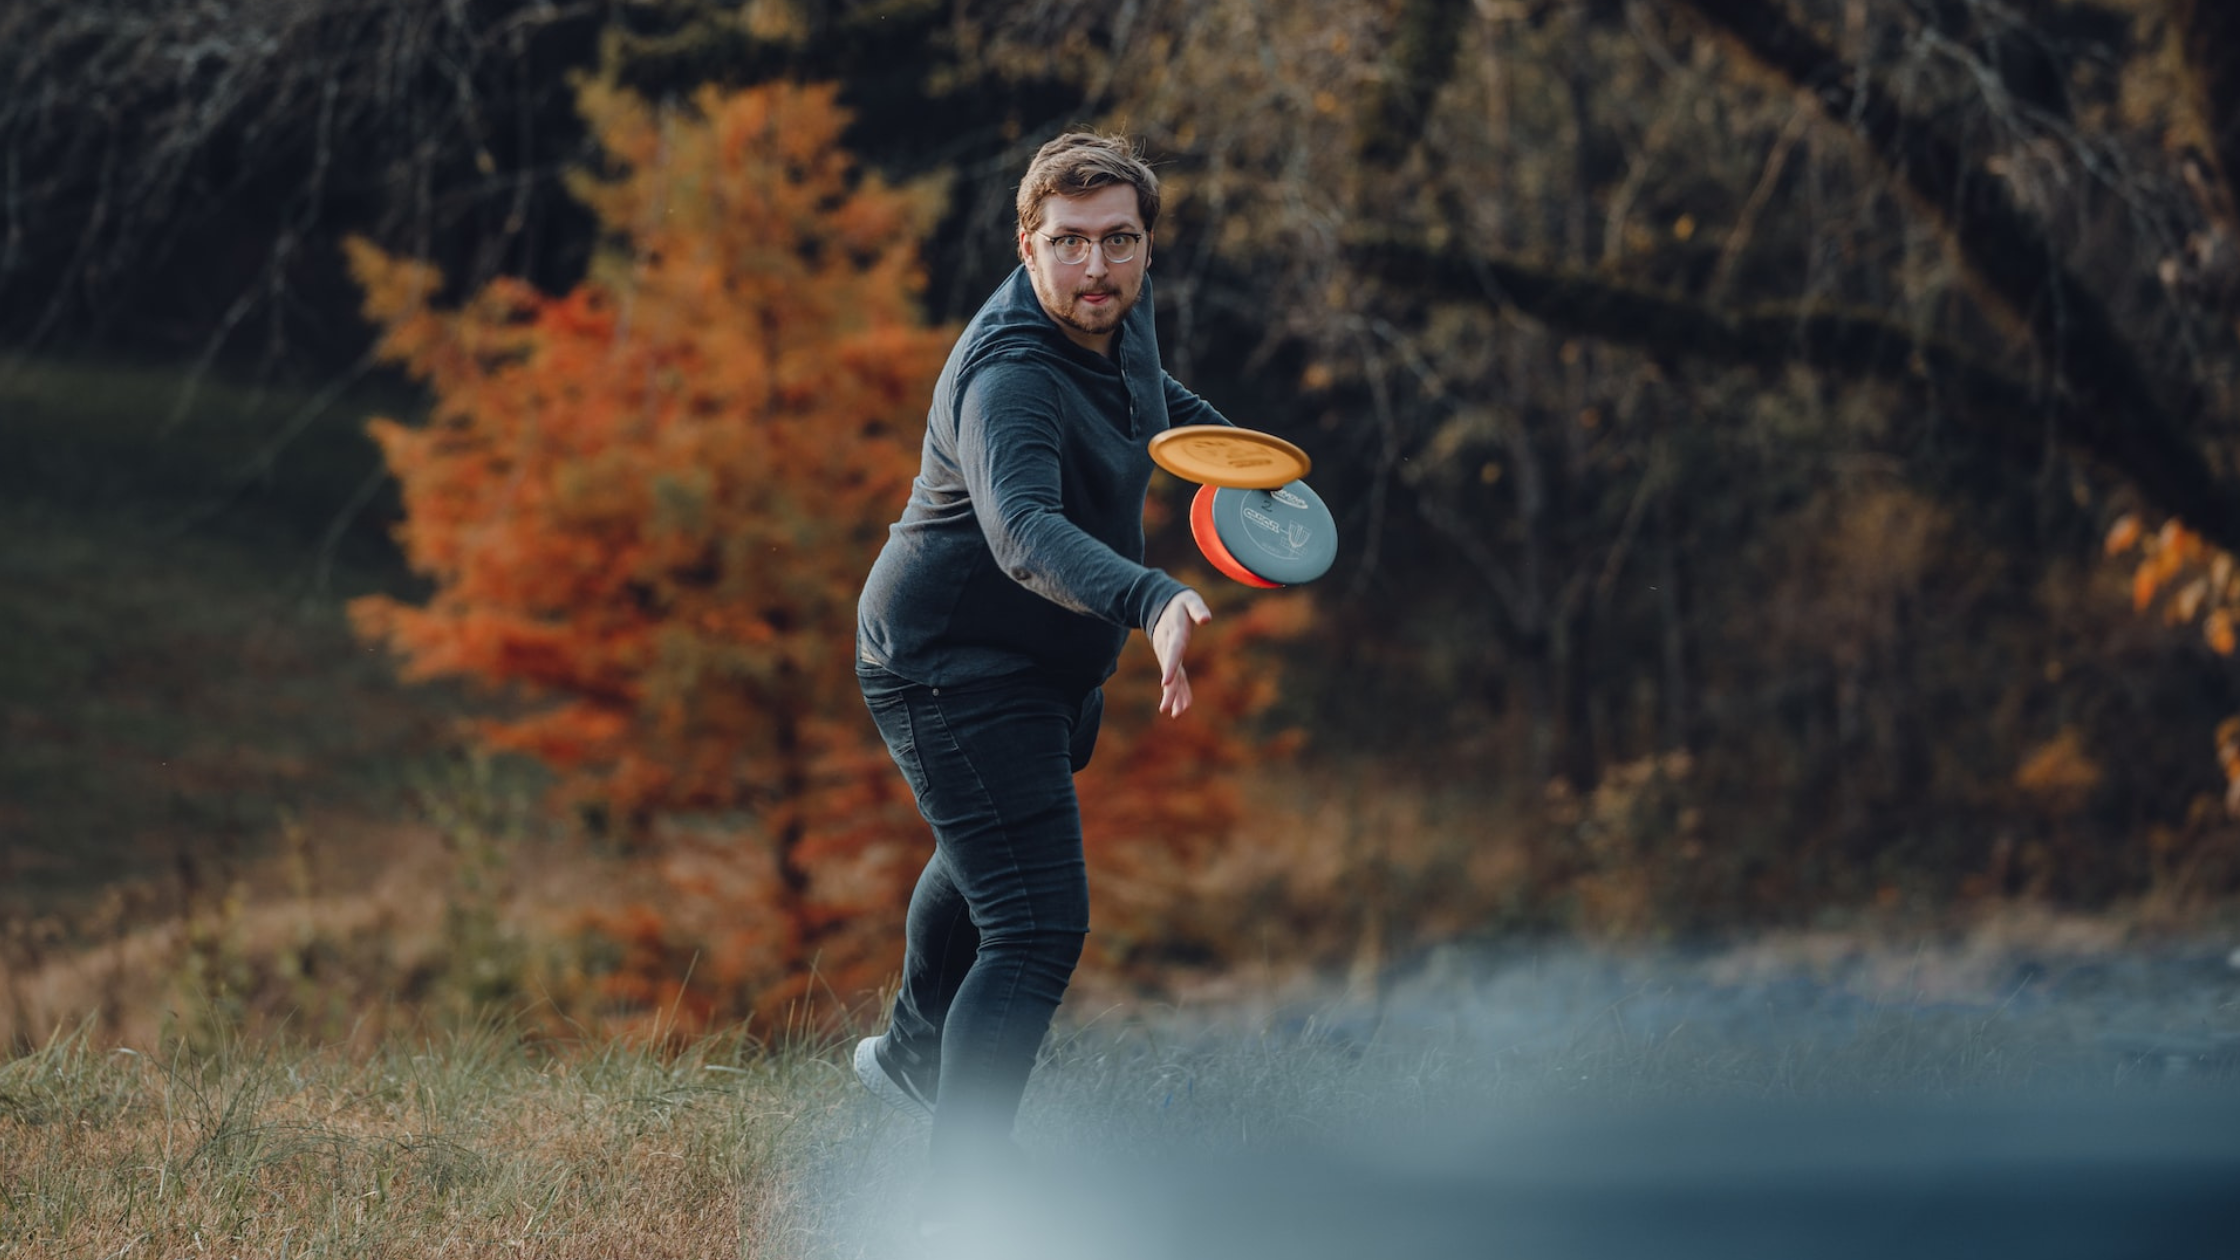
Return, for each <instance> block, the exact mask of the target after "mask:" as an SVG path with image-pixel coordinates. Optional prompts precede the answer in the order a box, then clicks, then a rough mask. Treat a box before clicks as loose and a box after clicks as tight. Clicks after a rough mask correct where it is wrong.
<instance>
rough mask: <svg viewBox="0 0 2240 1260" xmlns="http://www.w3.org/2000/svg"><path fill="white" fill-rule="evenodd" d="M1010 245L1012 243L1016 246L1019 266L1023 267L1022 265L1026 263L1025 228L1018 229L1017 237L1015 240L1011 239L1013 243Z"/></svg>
mask: <svg viewBox="0 0 2240 1260" xmlns="http://www.w3.org/2000/svg"><path fill="white" fill-rule="evenodd" d="M1011 243H1012V244H1013V245H1016V246H1017V247H1018V249H1017V253H1018V255H1019V262H1020V263H1021V265H1024V264H1025V263H1026V262H1027V261H1028V259H1027V230H1026V229H1025V228H1020V229H1019V235H1018V236H1017V237H1016V238H1014V239H1013V241H1012V242H1011Z"/></svg>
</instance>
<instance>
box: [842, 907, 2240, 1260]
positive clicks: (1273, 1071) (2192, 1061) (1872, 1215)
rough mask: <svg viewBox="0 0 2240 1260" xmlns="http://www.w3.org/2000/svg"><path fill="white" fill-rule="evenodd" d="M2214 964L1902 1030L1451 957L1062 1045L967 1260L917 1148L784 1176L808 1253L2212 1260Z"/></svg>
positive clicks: (849, 1157)
mask: <svg viewBox="0 0 2240 1260" xmlns="http://www.w3.org/2000/svg"><path fill="white" fill-rule="evenodd" d="M1885 961H1886V960H1885ZM2232 964H2233V960H2232V959H2231V957H2230V956H2229V955H2228V954H2227V953H2226V952H2224V951H2222V950H2220V949H2217V948H2214V947H2209V946H2203V947H2199V948H2171V949H2166V950H2161V951H2147V952H2140V953H2136V954H2131V955H2124V956H2118V957H2101V958H2034V957H2029V956H2025V955H2022V954H2017V955H2016V956H2015V957H2012V958H2002V959H1999V960H1998V961H1997V962H1996V963H1995V964H1992V965H1989V966H1985V965H1980V964H1979V965H1977V966H1976V967H1975V968H1974V970H1973V972H1972V973H1971V974H1970V975H1969V976H1968V977H1965V978H1964V980H1965V982H1963V981H1962V980H1951V979H1940V980H1938V982H1937V983H1938V987H1939V988H1940V989H1941V990H1942V991H1941V992H1938V993H1937V994H1935V995H1934V996H1930V995H1928V994H1926V993H1924V994H1922V995H1920V996H1917V997H1913V998H1908V997H1906V996H1903V995H1902V994H1892V993H1889V992H1882V993H1879V994H1878V993H1875V992H1871V991H1868V989H1867V987H1866V986H1865V985H1864V983H1863V982H1862V979H1861V977H1860V976H1858V975H1851V974H1847V968H1845V967H1842V966H1836V967H1828V966H1820V967H1814V968H1807V967H1804V966H1801V965H1797V966H1787V967H1771V968H1766V969H1763V970H1762V972H1761V973H1760V974H1756V975H1754V976H1752V977H1751V978H1748V979H1739V980H1738V979H1736V978H1735V977H1734V975H1733V974H1732V973H1733V971H1734V968H1733V967H1732V966H1731V965H1726V964H1723V963H1722V961H1721V960H1716V959H1711V958H1707V957H1698V958H1690V957H1687V956H1685V955H1682V954H1678V953H1668V954H1660V955H1653V956H1650V955H1643V956H1633V957H1614V956H1607V955H1597V954H1594V953H1590V952H1588V951H1584V950H1580V949H1575V948H1561V949H1552V950H1548V951H1544V952H1543V951H1532V950H1516V951H1508V952H1494V953H1479V954H1469V953H1462V952H1457V953H1452V954H1450V955H1449V956H1446V957H1442V958H1435V959H1433V961H1432V963H1431V964H1430V965H1429V966H1428V967H1427V968H1425V969H1423V970H1421V971H1419V973H1418V974H1417V975H1415V976H1414V977H1412V978H1408V979H1403V980H1401V981H1400V982H1398V983H1396V984H1394V985H1393V986H1391V987H1390V988H1389V989H1388V990H1386V991H1385V992H1384V993H1383V994H1382V995H1381V997H1382V1000H1381V1002H1380V1001H1361V1000H1353V1001H1349V1000H1346V999H1344V998H1342V997H1334V998H1331V999H1330V1000H1328V1001H1325V1002H1320V1003H1312V1004H1300V1005H1297V1006H1294V1007H1287V1008H1281V1009H1276V1010H1273V1011H1266V1012H1261V1013H1259V1014H1258V1015H1256V1016H1251V1017H1243V1016H1239V1015H1236V1014H1234V1013H1232V1014H1228V1015H1223V1014H1221V1013H1217V1012H1206V1013H1202V1014H1198V1015H1192V1014H1191V1013H1190V1012H1187V1011H1185V1012H1182V1013H1180V1014H1176V1015H1172V1016H1168V1017H1164V1018H1162V1019H1159V1020H1156V1021H1144V1022H1141V1023H1138V1024H1133V1025H1122V1026H1118V1027H1098V1026H1092V1027H1090V1028H1089V1029H1087V1030H1085V1031H1082V1032H1079V1033H1077V1034H1075V1035H1073V1036H1070V1037H1066V1038H1061V1039H1060V1040H1059V1041H1058V1043H1057V1044H1056V1045H1055V1046H1054V1048H1053V1050H1052V1052H1051V1053H1050V1056H1049V1058H1048V1061H1047V1062H1046V1063H1045V1065H1044V1068H1043V1069H1042V1073H1041V1075H1040V1076H1038V1078H1037V1081H1036V1084H1035V1087H1034V1089H1033V1091H1032V1092H1031V1093H1030V1096H1029V1100H1028V1108H1027V1113H1026V1114H1025V1115H1024V1116H1023V1117H1022V1121H1021V1138H1022V1144H1023V1145H1024V1146H1025V1147H1026V1149H1027V1150H1028V1151H1029V1152H1030V1154H1031V1156H1032V1171H1031V1173H1030V1174H1029V1175H1028V1176H1027V1177H1025V1178H1023V1179H1021V1181H1020V1184H1015V1185H1005V1186H998V1187H990V1188H989V1194H988V1198H987V1201H986V1203H985V1204H984V1205H982V1210H983V1211H984V1212H985V1214H986V1215H985V1223H984V1228H983V1229H981V1230H980V1231H978V1232H977V1233H974V1234H973V1235H972V1236H971V1239H970V1241H969V1242H967V1241H962V1240H960V1241H958V1242H957V1243H956V1244H955V1247H954V1249H952V1250H948V1251H944V1250H940V1249H938V1248H936V1249H934V1250H932V1251H930V1252H928V1251H926V1250H925V1249H923V1248H922V1247H920V1246H919V1244H918V1243H917V1241H916V1240H915V1239H914V1238H912V1237H911V1235H910V1221H911V1219H912V1211H913V1209H912V1206H911V1205H912V1201H913V1200H912V1196H913V1194H915V1193H916V1186H917V1180H918V1175H919V1172H920V1163H919V1161H920V1160H922V1158H923V1134H922V1130H917V1129H915V1128H914V1126H911V1125H908V1124H905V1123H902V1122H900V1121H898V1120H892V1119H890V1118H889V1117H886V1116H885V1115H883V1114H878V1113H876V1110H875V1108H872V1107H871V1106H870V1105H869V1104H866V1110H865V1112H864V1114H863V1115H862V1116H861V1117H860V1120H861V1125H862V1127H860V1128H858V1129H854V1130H851V1131H850V1132H849V1133H847V1134H845V1135H841V1136H840V1138H839V1140H838V1141H837V1142H836V1143H835V1145H834V1146H833V1147H832V1148H831V1149H830V1152H829V1155H828V1160H829V1162H828V1163H825V1164H824V1165H822V1166H821V1167H819V1168H817V1169H813V1170H805V1171H807V1172H809V1173H810V1174H811V1176H810V1182H811V1184H812V1185H815V1186H817V1187H818V1188H819V1189H818V1191H817V1193H818V1194H819V1195H820V1196H821V1197H820V1199H819V1204H820V1206H819V1209H818V1211H819V1212H820V1213H821V1220H820V1221H819V1222H818V1223H817V1224H815V1225H814V1226H813V1227H811V1228H810V1229H809V1230H808V1232H809V1233H811V1234H813V1235H814V1236H816V1237H817V1238H818V1239H819V1240H820V1243H821V1245H822V1246H823V1247H824V1248H825V1249H823V1250H817V1251H814V1252H812V1253H811V1254H815V1255H820V1256H821V1255H834V1256H840V1255H849V1256H855V1255H862V1256H872V1255H889V1254H898V1255H910V1254H933V1255H951V1254H954V1255H959V1256H963V1255H972V1256H984V1257H991V1258H993V1257H1008V1256H1019V1257H1026V1256H1054V1255H1064V1256H1068V1257H1079V1258H1080V1260H1107V1258H1109V1260H1121V1258H1123V1257H1126V1258H1130V1260H1134V1258H1144V1260H1154V1258H1158V1260H1241V1258H1247V1257H1269V1258H1271V1260H1325V1258H1327V1260H1340V1258H1346V1260H1351V1258H1355V1257H1378V1258H1380V1260H1381V1258H1387V1257H1389V1258H1392V1260H1410V1258H1413V1257H1425V1258H1430V1257H1440V1258H1442V1260H1445V1258H1449V1257H1462V1256H1487V1257H1510V1256H1513V1257H1527V1258H1533V1260H1590V1258H1591V1260H1604V1258H1610V1260H1617V1258H1620V1257H1641V1256H1657V1257H1679V1258H1683V1260H1692V1258H1694V1257H1702V1258H1704V1260H1713V1258H1717V1260H1755V1258H1759V1257H1763V1258H1765V1260H1773V1258H1775V1257H1834V1258H1837V1260H1848V1258H1850V1257H1858V1258H1860V1260H1867V1258H1869V1257H1873V1258H1877V1260H1881V1258H1886V1257H1955V1258H1957V1257H2030V1258H2032V1260H2055V1258H2066V1257H2075V1258H2077V1260H2084V1258H2086V1257H2093V1258H2103V1257H2141V1258H2145V1257H2219V1256H2230V1255H2235V1254H2240V969H2236V968H2235V967H2234V966H2233V965H2232ZM1864 969H1865V968H1864V966H1863V964H1862V966H1861V968H1860V970H1864ZM1921 970H1922V972H1923V979H1924V983H1925V984H1926V983H1927V981H1928V979H1929V974H1930V973H1932V972H1938V971H1940V970H1942V971H1950V970H1951V966H1950V963H1949V960H1948V959H1941V958H1936V957H1925V958H1924V959H1923V962H1922V967H1921ZM1900 974H1901V975H1902V970H1901V972H1900ZM1884 983H1885V984H1887V976H1886V975H1885V978H1884ZM898 1249H899V1250H898Z"/></svg>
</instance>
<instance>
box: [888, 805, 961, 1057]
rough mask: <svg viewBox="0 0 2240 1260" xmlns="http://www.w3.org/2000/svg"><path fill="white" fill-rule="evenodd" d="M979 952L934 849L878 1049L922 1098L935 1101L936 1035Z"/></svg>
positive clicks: (914, 900)
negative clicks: (884, 1032) (883, 1035)
mask: <svg viewBox="0 0 2240 1260" xmlns="http://www.w3.org/2000/svg"><path fill="white" fill-rule="evenodd" d="M979 950H980V929H978V928H976V927H974V926H973V924H972V909H971V907H970V906H969V905H967V904H966V902H965V899H964V894H963V893H962V892H960V891H959V890H958V888H957V885H956V881H955V880H952V879H950V878H949V868H948V865H947V864H946V863H945V862H943V861H942V858H941V851H940V850H939V849H938V848H937V849H935V850H934V852H933V856H932V857H930V858H928V859H926V867H925V870H923V871H922V872H920V873H919V875H918V886H917V888H916V890H915V891H913V892H912V893H911V894H910V914H909V918H908V919H907V920H906V922H905V926H904V933H903V950H902V988H901V990H900V991H899V992H897V993H896V994H895V998H894V1010H893V1012H892V1014H891V1015H890V1016H889V1018H888V1021H887V1033H886V1037H885V1039H884V1040H883V1041H882V1042H881V1043H880V1049H879V1056H880V1059H881V1060H882V1066H884V1067H885V1068H886V1070H887V1071H888V1073H889V1074H891V1075H901V1076H905V1077H907V1078H908V1079H909V1082H910V1084H911V1087H912V1088H914V1089H916V1090H917V1091H918V1093H920V1094H921V1095H923V1096H924V1097H926V1098H931V1099H937V1098H938V1092H939V1090H938V1083H939V1081H940V1079H941V1033H942V1029H943V1028H944V1027H945V1026H946V1025H947V1023H948V1021H949V1007H950V1004H951V1003H952V1002H954V1001H955V1000H956V996H957V989H958V986H960V985H962V984H963V983H964V978H965V974H966V973H967V972H969V971H970V970H971V969H972V962H973V959H974V958H975V957H976V956H977V955H978V953H979Z"/></svg>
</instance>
